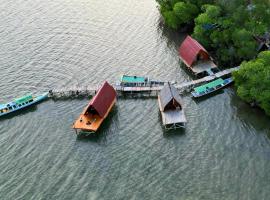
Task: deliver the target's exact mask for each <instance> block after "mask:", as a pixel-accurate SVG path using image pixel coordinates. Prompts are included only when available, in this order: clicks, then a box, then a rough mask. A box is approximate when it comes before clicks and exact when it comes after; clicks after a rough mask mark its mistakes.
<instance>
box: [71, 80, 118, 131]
mask: <svg viewBox="0 0 270 200" xmlns="http://www.w3.org/2000/svg"><path fill="white" fill-rule="evenodd" d="M115 102H116V91H115V90H114V88H113V87H112V86H111V85H110V84H109V83H107V82H105V83H104V84H103V85H102V87H101V88H100V89H99V90H98V92H97V94H96V95H95V96H94V97H93V98H92V100H91V101H90V102H89V104H88V106H87V107H86V108H85V109H84V110H83V112H82V113H81V114H80V116H79V118H78V119H77V120H76V121H75V123H74V124H73V128H74V129H75V130H76V133H77V130H79V131H81V132H89V133H93V132H96V131H97V130H98V129H99V127H100V126H101V124H102V122H103V121H104V120H105V119H106V117H107V116H108V114H109V112H110V111H111V110H112V107H113V106H114V105H115ZM77 134H78V133H77Z"/></svg>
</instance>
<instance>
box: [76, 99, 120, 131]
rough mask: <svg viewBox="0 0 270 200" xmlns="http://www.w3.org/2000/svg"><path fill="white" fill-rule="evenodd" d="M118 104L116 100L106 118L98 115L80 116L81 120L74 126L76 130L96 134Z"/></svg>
mask: <svg viewBox="0 0 270 200" xmlns="http://www.w3.org/2000/svg"><path fill="white" fill-rule="evenodd" d="M115 103H116V98H115V99H114V101H113V102H112V104H111V105H110V107H109V109H108V110H107V112H106V114H105V116H104V117H103V118H102V117H100V116H99V115H98V114H94V115H93V114H88V115H85V114H80V116H79V118H78V119H77V120H76V121H75V123H74V124H73V128H74V129H79V130H82V131H90V132H96V131H97V130H98V128H99V127H100V126H101V124H102V122H103V121H104V120H105V119H106V117H107V116H108V114H109V113H110V111H111V110H112V108H113V106H114V105H115Z"/></svg>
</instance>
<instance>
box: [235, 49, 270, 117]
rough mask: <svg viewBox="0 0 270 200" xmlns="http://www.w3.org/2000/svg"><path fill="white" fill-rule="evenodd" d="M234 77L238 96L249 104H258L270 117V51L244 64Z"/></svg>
mask: <svg viewBox="0 0 270 200" xmlns="http://www.w3.org/2000/svg"><path fill="white" fill-rule="evenodd" d="M233 77H234V80H235V85H236V87H237V94H238V95H239V96H240V97H241V98H242V99H243V100H245V101H247V102H250V103H251V102H256V103H257V104H258V105H259V106H260V107H261V108H262V109H264V110H265V112H266V113H267V114H268V115H270V87H269V85H270V51H264V52H261V53H260V54H259V56H258V58H257V59H255V60H252V61H249V62H243V63H242V64H241V67H240V70H238V71H236V72H234V73H233Z"/></svg>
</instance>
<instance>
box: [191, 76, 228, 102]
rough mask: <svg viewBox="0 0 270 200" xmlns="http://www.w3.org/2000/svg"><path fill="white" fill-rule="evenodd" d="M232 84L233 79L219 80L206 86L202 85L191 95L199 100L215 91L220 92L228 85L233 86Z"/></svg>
mask: <svg viewBox="0 0 270 200" xmlns="http://www.w3.org/2000/svg"><path fill="white" fill-rule="evenodd" d="M232 82H233V79H232V78H227V79H222V78H219V79H217V80H214V81H211V82H209V83H207V84H205V85H201V86H199V87H196V88H194V91H193V92H191V94H192V96H193V97H194V98H199V97H202V96H205V95H208V94H210V93H213V92H215V91H218V90H220V89H222V88H224V87H226V86H227V85H229V84H231V83H232Z"/></svg>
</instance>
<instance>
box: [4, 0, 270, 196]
mask: <svg viewBox="0 0 270 200" xmlns="http://www.w3.org/2000/svg"><path fill="white" fill-rule="evenodd" d="M0 9H1V12H0V38H1V40H0V69H1V80H0V95H1V102H6V101H8V100H9V99H11V98H13V97H18V96H20V95H23V94H25V93H28V92H34V93H39V92H43V91H48V90H49V89H52V88H55V87H57V88H61V87H66V86H70V87H73V86H77V85H87V84H90V85H96V84H101V83H102V82H103V81H105V80H108V81H109V82H111V83H114V82H116V81H117V80H118V79H119V77H120V75H121V74H131V75H133V74H134V75H148V76H150V77H152V78H155V79H160V80H165V81H166V80H175V81H177V82H183V81H188V80H190V79H191V78H190V75H189V74H187V73H186V71H185V70H184V68H182V67H180V61H179V58H178V55H177V48H178V46H179V44H180V43H181V41H182V40H183V35H180V34H176V33H173V32H171V31H170V30H167V29H165V28H164V26H163V24H162V21H161V18H160V15H159V12H158V9H157V4H156V3H155V1H154V0H137V1H134V0H125V1H120V0H111V1H104V0H101V1H94V0H48V1H42V0H31V1H30V0H14V1H3V0H2V1H1V3H0ZM183 98H184V102H185V105H186V114H187V119H188V124H187V128H186V129H185V131H183V130H178V131H174V132H172V133H170V134H166V133H164V131H163V130H162V126H161V122H160V121H161V120H160V115H159V111H158V104H157V100H156V99H131V98H126V99H123V98H121V99H119V100H118V102H117V106H116V107H115V109H114V111H113V112H112V114H111V115H110V117H109V119H108V120H106V122H105V124H104V125H103V126H102V129H101V131H100V133H99V135H98V136H95V137H91V138H77V137H76V136H75V134H74V131H73V130H72V129H71V125H72V123H73V121H74V120H75V119H76V117H77V116H78V115H79V113H80V112H81V111H82V109H83V107H84V106H85V105H86V104H87V102H88V99H73V100H65V101H60V100H58V101H53V100H48V101H46V102H43V103H41V104H39V105H37V106H35V107H32V108H30V109H27V110H25V111H22V112H20V113H17V114H16V115H11V116H8V117H5V118H3V119H1V121H0V199H1V200H2V199H3V200H13V199H23V200H24V199H25V200H38V199H42V200H43V199H44V200H45V199H46V200H47V199H48V200H49V199H65V200H68V199H110V200H111V199H116V200H118V199H134V200H135V199H155V200H156V199H162V200H164V199H168V200H171V199H172V200H194V199H195V200H199V199H200V200H201V199H205V200H212V199H217V200H223V199H224V200H239V199H240V200H257V199H260V200H268V199H269V198H270V185H269V183H270V140H269V136H270V119H269V118H267V117H266V116H265V115H264V114H263V112H261V111H259V110H256V109H252V108H250V107H249V106H247V105H246V104H245V103H243V102H242V101H241V100H239V98H238V97H237V96H236V95H235V92H234V90H233V88H228V89H225V90H224V92H223V93H219V94H217V95H214V96H213V97H211V98H208V99H204V100H201V101H194V100H192V98H191V97H190V95H189V94H186V95H184V97H183Z"/></svg>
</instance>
